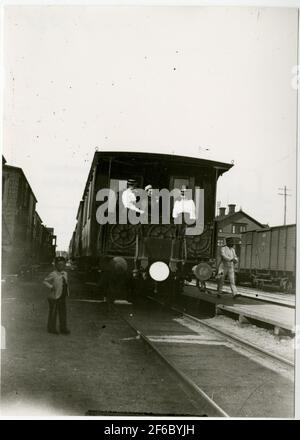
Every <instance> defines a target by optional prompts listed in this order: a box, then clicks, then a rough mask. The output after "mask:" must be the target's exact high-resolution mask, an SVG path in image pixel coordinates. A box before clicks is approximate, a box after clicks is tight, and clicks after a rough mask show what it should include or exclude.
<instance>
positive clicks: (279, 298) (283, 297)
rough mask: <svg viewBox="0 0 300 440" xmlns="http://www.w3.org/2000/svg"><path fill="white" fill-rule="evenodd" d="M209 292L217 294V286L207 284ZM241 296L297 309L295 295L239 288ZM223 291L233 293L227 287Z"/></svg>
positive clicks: (193, 284)
mask: <svg viewBox="0 0 300 440" xmlns="http://www.w3.org/2000/svg"><path fill="white" fill-rule="evenodd" d="M188 285H192V286H196V283H193V282H192V283H189V284H188ZM206 285H207V288H208V290H211V291H213V292H217V286H216V284H214V283H206ZM237 288H238V292H239V296H240V297H244V298H253V299H255V300H256V301H261V302H265V303H270V304H279V305H281V306H285V307H289V308H293V309H294V308H295V295H288V294H284V293H270V292H264V291H260V290H256V289H253V288H249V287H244V286H237ZM223 291H224V292H226V293H231V290H230V287H229V286H227V285H225V286H224V287H223Z"/></svg>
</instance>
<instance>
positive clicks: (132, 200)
mask: <svg viewBox="0 0 300 440" xmlns="http://www.w3.org/2000/svg"><path fill="white" fill-rule="evenodd" d="M135 188H136V180H134V179H128V180H127V189H126V190H125V191H124V192H123V194H122V203H123V206H124V207H125V208H126V209H131V210H132V211H135V212H138V213H140V214H144V211H143V210H142V209H139V208H138V207H137V206H136V195H135V191H134V190H135Z"/></svg>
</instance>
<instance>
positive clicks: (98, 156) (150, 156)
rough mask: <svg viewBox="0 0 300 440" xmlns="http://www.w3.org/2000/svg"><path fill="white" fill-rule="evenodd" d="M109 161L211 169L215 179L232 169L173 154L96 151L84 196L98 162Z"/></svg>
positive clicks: (211, 162) (226, 164) (205, 160)
mask: <svg viewBox="0 0 300 440" xmlns="http://www.w3.org/2000/svg"><path fill="white" fill-rule="evenodd" d="M103 160H105V161H111V162H112V163H113V162H117V163H120V164H123V165H124V166H126V165H128V166H132V165H133V164H134V162H135V161H137V162H140V161H142V162H143V161H144V163H145V164H147V165H152V166H155V165H158V164H161V163H162V162H165V163H169V164H170V163H177V164H181V165H194V166H199V167H207V168H213V169H215V170H216V172H217V178H218V177H219V176H221V175H222V174H223V173H224V172H226V171H228V170H229V169H230V168H232V167H233V164H232V163H225V162H218V161H214V160H208V159H204V158H198V157H192V156H180V155H175V154H160V153H145V152H133V151H96V152H95V154H94V158H93V161H92V164H91V168H90V172H89V175H88V178H87V181H86V186H85V189H84V192H83V195H84V194H85V192H86V190H87V186H88V183H89V181H90V179H91V176H92V171H93V169H94V168H95V166H97V164H98V163H99V162H100V161H103Z"/></svg>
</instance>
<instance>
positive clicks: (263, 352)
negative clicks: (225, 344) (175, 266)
mask: <svg viewBox="0 0 300 440" xmlns="http://www.w3.org/2000/svg"><path fill="white" fill-rule="evenodd" d="M148 298H149V299H150V300H151V301H155V302H157V303H158V304H160V305H162V306H164V307H166V308H168V309H169V310H172V311H173V312H176V313H181V314H182V315H183V316H185V317H187V318H189V319H191V320H193V321H195V322H197V324H199V325H201V326H202V327H205V328H208V329H210V330H213V331H214V332H216V333H218V334H220V335H222V336H224V337H226V338H227V339H229V340H230V341H232V342H233V343H238V344H239V345H241V346H242V347H245V348H248V349H252V350H254V351H255V352H256V353H259V354H260V355H263V356H267V357H268V358H270V359H273V360H274V361H279V362H280V363H281V364H282V365H284V366H287V367H290V368H294V366H295V365H294V363H293V362H292V361H290V360H289V359H285V358H283V357H281V356H279V355H277V354H275V353H272V352H269V351H267V350H264V349H263V348H261V347H259V346H258V345H256V344H253V343H251V342H249V341H246V340H245V339H242V338H239V337H237V336H235V335H232V334H230V333H228V332H225V331H223V330H221V329H219V328H217V327H215V326H214V325H212V324H208V323H207V322H204V320H202V319H200V318H197V317H196V316H193V315H191V314H189V313H186V312H184V311H183V310H180V309H178V308H177V307H173V306H170V305H168V304H166V303H164V302H161V301H159V300H158V299H156V298H153V297H151V296H148Z"/></svg>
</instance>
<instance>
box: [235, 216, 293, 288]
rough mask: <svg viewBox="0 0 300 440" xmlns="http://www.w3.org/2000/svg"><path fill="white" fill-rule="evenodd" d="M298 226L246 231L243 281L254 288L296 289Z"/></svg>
mask: <svg viewBox="0 0 300 440" xmlns="http://www.w3.org/2000/svg"><path fill="white" fill-rule="evenodd" d="M295 270H296V225H294V224H293V225H286V226H276V227H271V228H267V229H260V230H256V231H249V232H246V233H243V234H242V240H241V254H240V262H239V272H238V278H239V280H249V281H251V283H252V285H253V286H254V287H261V288H263V287H265V286H268V285H269V286H273V287H276V288H279V289H281V290H282V291H285V292H291V291H293V290H294V289H295Z"/></svg>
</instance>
